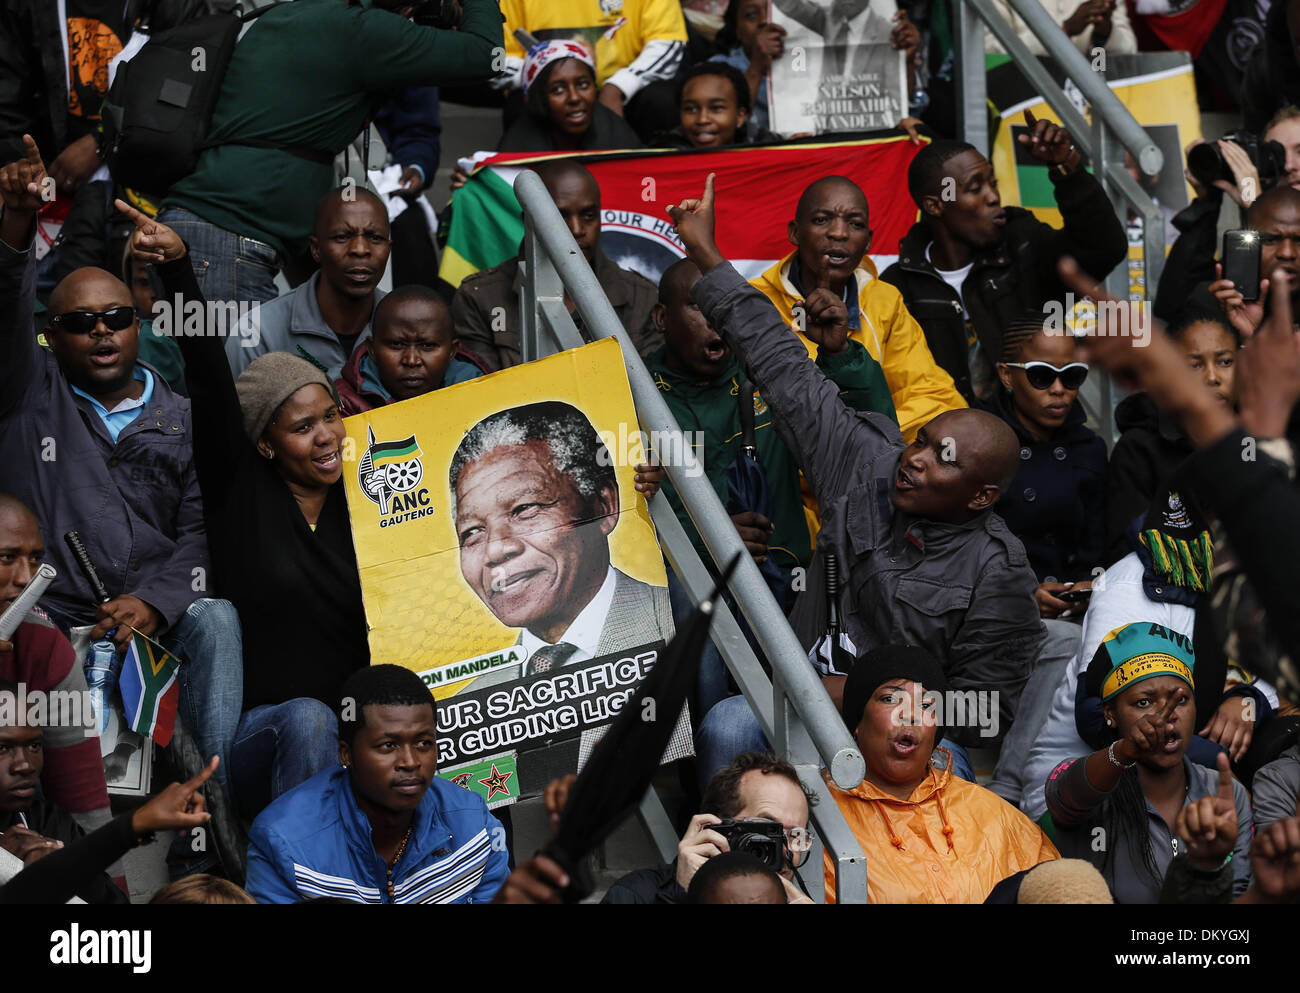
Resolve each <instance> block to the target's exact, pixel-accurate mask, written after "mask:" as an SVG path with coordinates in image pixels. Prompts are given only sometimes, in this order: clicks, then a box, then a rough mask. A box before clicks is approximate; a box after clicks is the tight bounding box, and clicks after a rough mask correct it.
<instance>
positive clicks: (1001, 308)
mask: <svg viewBox="0 0 1300 993" xmlns="http://www.w3.org/2000/svg"><path fill="white" fill-rule="evenodd" d="M1050 175H1051V180H1052V187H1053V190H1054V192H1055V195H1056V203H1057V206H1058V207H1059V208H1060V210H1061V217H1062V219H1063V221H1064V222H1065V223H1064V226H1063V227H1060V228H1054V227H1051V226H1050V225H1048V224H1044V223H1043V222H1042V221H1040V220H1038V219H1037V218H1036V217H1035V216H1034V215H1033V214H1032V213H1031V212H1030V211H1028V210H1025V209H1023V208H1021V207H1007V208H1006V213H1007V221H1006V227H1005V228H1004V229H1003V230H1004V235H1003V238H1002V241H1001V242H1000V243H999V244H997V245H995V246H994V247H993V248H991V249H988V250H987V251H983V252H980V253H979V254H978V255H976V257H975V264H974V266H973V267H972V269H971V271H970V273H969V274H968V275H967V277H966V281H965V282H964V283H963V284H962V297H963V299H964V301H965V304H966V308H965V309H966V312H967V313H969V314H970V319H971V323H972V324H973V325H974V328H975V334H976V335H977V337H978V338H979V341H980V345H981V347H982V349H983V351H984V354H985V355H986V356H987V357H988V359H989V361H990V362H994V363H995V362H997V361H998V356H999V355H1000V354H1001V352H1002V331H1003V329H1004V328H1006V327H1007V325H1008V324H1009V323H1010V322H1011V321H1013V320H1016V319H1017V318H1020V317H1021V316H1022V315H1023V314H1024V312H1025V311H1026V310H1031V309H1032V310H1040V309H1041V308H1042V307H1043V304H1044V303H1045V302H1046V301H1048V300H1064V298H1065V294H1066V287H1065V285H1064V284H1063V283H1062V282H1061V280H1060V277H1059V276H1058V275H1057V273H1056V264H1057V262H1059V261H1060V259H1061V257H1062V256H1064V255H1071V256H1073V257H1074V258H1075V259H1077V260H1078V262H1079V265H1080V266H1081V267H1082V268H1083V270H1084V271H1085V272H1087V273H1089V274H1090V275H1091V276H1092V277H1093V278H1094V279H1097V280H1101V279H1104V278H1105V276H1106V274H1107V273H1109V272H1110V271H1111V270H1112V269H1113V268H1115V266H1117V265H1118V264H1119V263H1120V262H1121V261H1122V260H1123V259H1124V257H1125V255H1127V254H1128V238H1127V236H1126V235H1125V234H1124V227H1123V225H1121V224H1120V221H1119V217H1118V216H1117V215H1116V213H1115V208H1114V207H1113V206H1112V205H1111V202H1110V200H1109V199H1107V197H1106V192H1105V190H1103V189H1102V187H1101V184H1100V183H1098V182H1097V180H1096V179H1094V178H1093V176H1092V175H1091V174H1090V173H1088V172H1087V171H1085V170H1084V169H1082V168H1080V169H1077V170H1075V172H1073V173H1071V174H1070V175H1069V176H1062V175H1061V174H1060V173H1058V172H1056V171H1055V170H1052V171H1051V172H1050ZM932 240H933V236H932V235H931V233H930V228H929V225H928V224H927V223H926V222H925V221H920V222H918V223H917V224H915V225H913V226H912V229H911V230H910V231H908V233H907V234H906V235H905V236H904V237H903V239H902V241H900V242H899V246H898V261H897V262H895V263H894V264H893V265H891V266H890V267H889V268H888V269H886V270H885V271H884V272H883V273H882V274H881V277H880V278H881V279H883V280H884V281H885V282H887V283H891V284H892V285H894V286H896V287H897V288H898V290H899V292H901V293H902V294H903V303H905V304H906V305H907V309H908V311H909V312H910V313H911V315H912V316H913V317H915V318H916V320H917V323H918V324H920V325H921V328H922V330H924V332H925V340H926V343H927V344H928V345H929V346H930V352H931V353H932V354H933V355H934V359H935V361H936V362H938V363H939V365H940V366H942V367H943V369H944V371H945V372H947V373H948V374H949V375H950V376H952V378H953V381H954V382H955V383H956V384H957V389H958V390H959V391H960V392H961V395H962V396H963V397H965V398H966V402H967V403H970V402H972V400H973V399H974V398H973V395H972V390H971V377H970V357H969V349H968V346H967V339H966V321H965V319H964V318H963V316H962V301H960V300H958V298H957V293H956V291H955V290H953V288H952V287H950V286H949V285H948V284H947V283H945V282H944V281H943V277H942V276H940V275H939V273H938V270H936V269H935V268H934V266H933V265H931V264H930V262H929V261H928V260H927V259H926V257H925V250H926V246H928V245H929V244H930V242H931V241H932Z"/></svg>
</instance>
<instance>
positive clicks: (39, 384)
mask: <svg viewBox="0 0 1300 993" xmlns="http://www.w3.org/2000/svg"><path fill="white" fill-rule="evenodd" d="M24 141H25V144H26V148H27V155H26V158H24V159H19V160H18V161H16V162H12V163H10V164H8V165H6V166H5V167H4V168H3V169H0V198H3V205H4V210H3V214H2V215H0V307H3V312H0V466H3V467H4V469H3V476H0V486H3V488H4V489H5V490H7V491H9V492H11V493H12V494H13V495H14V496H16V497H18V498H19V499H20V500H22V501H23V502H25V503H26V504H27V505H28V506H29V507H30V508H31V509H32V511H33V512H34V513H35V514H36V516H37V519H38V521H39V523H40V528H41V532H42V533H43V534H45V535H48V536H50V538H51V540H49V541H48V542H47V543H46V555H47V557H48V559H49V561H50V562H51V564H53V566H54V567H55V568H56V569H57V570H58V578H57V579H55V580H54V582H53V584H52V585H51V586H50V588H49V590H48V591H47V593H46V594H45V596H44V597H43V598H42V600H41V605H42V607H44V608H45V609H46V610H47V611H48V612H49V613H50V615H51V616H52V617H53V619H54V621H55V623H57V624H58V625H59V627H60V628H62V629H63V630H64V631H65V632H66V631H67V630H68V629H69V628H70V627H73V626H79V625H87V624H93V625H94V626H95V627H94V630H93V632H92V633H91V637H92V640H95V639H99V638H101V637H103V636H105V635H106V634H108V633H109V632H113V634H112V638H113V640H114V641H115V642H116V643H117V645H118V646H119V650H120V649H121V648H122V647H123V646H125V644H126V642H127V641H128V640H129V639H130V637H131V631H132V629H134V630H136V631H138V632H140V633H141V634H144V635H148V636H150V637H152V638H154V639H156V640H161V641H162V643H163V645H164V646H165V647H167V648H168V649H169V650H171V651H173V652H175V653H176V654H177V655H178V656H179V657H180V658H181V659H182V663H183V664H182V665H181V667H180V671H179V676H178V679H179V681H180V700H179V705H178V706H179V710H178V716H179V717H180V719H181V721H182V722H183V723H184V724H185V725H186V726H187V727H188V728H189V730H190V731H191V733H192V734H193V735H194V737H195V738H196V740H197V744H198V746H199V749H200V751H201V753H202V755H203V756H204V757H205V758H206V757H210V756H212V755H213V754H219V755H220V756H221V757H222V762H221V764H220V766H219V767H218V771H217V779H218V781H219V782H222V785H223V786H224V785H225V784H224V781H223V780H224V770H225V769H226V767H227V764H228V763H227V762H226V761H225V760H226V757H227V755H228V751H229V742H230V739H231V737H233V735H234V730H235V729H234V726H233V724H231V725H230V726H229V727H224V726H222V722H221V721H220V720H218V719H217V718H216V716H215V715H218V714H222V713H226V712H228V711H230V710H231V707H230V706H228V704H229V703H230V702H232V701H233V704H234V706H233V713H234V716H235V718H236V719H237V718H238V715H239V707H238V703H239V700H240V697H241V693H242V687H240V686H238V685H234V686H231V685H229V684H228V682H224V683H222V684H220V685H218V684H217V683H216V681H215V680H211V679H209V678H208V677H209V676H210V674H211V673H212V672H214V671H217V670H220V671H234V672H240V671H242V667H243V663H242V647H241V642H240V630H239V618H238V616H237V615H236V613H235V609H234V607H232V606H231V605H230V603H228V602H227V601H225V600H214V599H208V598H207V595H206V592H205V591H207V590H209V589H210V588H211V585H210V584H211V583H212V577H211V576H210V575H209V563H208V547H207V535H206V532H205V529H204V525H203V507H202V504H201V500H200V495H199V487H198V481H197V479H196V477H195V473H194V465H193V459H192V452H191V433H190V432H191V425H190V403H189V401H188V400H187V399H185V398H184V397H181V396H178V395H177V394H176V393H174V392H172V390H171V389H170V387H168V385H167V383H166V382H165V381H164V380H163V377H162V376H161V375H159V373H158V372H157V370H154V369H151V368H150V367H149V366H148V365H146V364H144V363H142V362H140V361H138V359H137V350H138V347H139V334H140V321H139V316H138V315H137V314H136V311H135V308H134V307H132V306H131V292H130V290H129V289H127V287H126V286H125V285H124V284H123V283H122V281H121V280H119V279H117V278H116V277H115V276H112V275H110V274H109V273H107V272H105V271H104V270H102V269H95V268H91V267H85V268H81V269H77V270H74V271H73V272H72V273H70V274H69V275H68V276H67V277H65V278H64V279H63V280H62V281H61V282H60V283H59V284H58V285H57V286H56V287H55V288H54V292H53V293H52V294H51V296H50V302H49V306H50V313H51V315H52V316H51V318H50V320H49V323H48V324H47V325H46V327H45V339H46V341H47V342H48V344H49V349H48V351H47V350H46V349H44V348H42V347H41V346H40V344H39V343H38V341H37V337H36V335H35V334H34V333H33V328H32V311H33V308H34V304H35V273H36V260H35V252H34V249H33V238H34V230H35V218H36V212H37V210H38V209H39V208H40V207H41V206H42V204H43V201H42V198H41V191H42V190H43V189H46V188H47V187H46V185H45V178H46V177H45V167H44V164H43V163H42V162H41V158H40V153H39V152H38V151H37V148H36V143H35V142H34V141H33V140H32V139H31V137H30V136H26V137H25V138H24ZM72 530H76V531H79V532H80V533H81V536H82V538H83V540H84V541H85V544H86V547H87V550H88V551H89V554H90V559H91V561H92V563H93V564H94V566H95V568H96V570H97V572H98V574H99V578H100V580H101V581H102V583H103V585H104V587H105V588H106V589H107V590H108V594H109V599H108V600H107V601H105V602H103V603H100V602H99V600H98V598H97V597H96V595H95V593H94V592H93V590H92V589H91V586H90V583H89V582H88V581H87V580H86V578H85V577H84V576H83V575H82V572H81V570H80V569H79V568H78V566H77V564H76V562H75V561H74V559H73V557H72V555H71V554H70V553H69V552H68V550H67V548H66V546H65V544H64V542H63V540H62V536H63V535H65V534H66V533H67V532H68V531H72ZM231 655H233V660H232V661H231V662H227V663H225V664H224V665H216V664H214V659H216V658H218V657H229V656H231ZM209 851H210V849H209ZM209 858H210V857H209ZM204 867H206V866H205V865H201V866H199V869H202V868H204Z"/></svg>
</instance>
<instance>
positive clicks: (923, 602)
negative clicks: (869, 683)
mask: <svg viewBox="0 0 1300 993" xmlns="http://www.w3.org/2000/svg"><path fill="white" fill-rule="evenodd" d="M691 295H692V297H694V299H695V302H696V303H697V304H698V305H699V307H700V309H701V310H702V311H703V312H704V315H705V316H706V317H707V318H708V319H709V322H710V323H711V324H712V325H713V326H714V327H715V328H717V329H718V330H719V331H720V332H721V333H722V334H723V335H724V336H725V337H726V339H727V341H728V343H729V344H730V345H731V347H732V348H733V349H734V350H735V352H736V357H737V358H738V359H739V360H740V363H741V365H742V366H743V367H744V368H745V369H746V371H747V372H748V374H749V377H750V379H752V380H753V382H754V384H755V385H756V386H757V387H758V389H759V391H760V392H762V394H763V397H764V398H765V399H766V400H767V402H768V405H769V406H770V407H771V408H772V410H773V412H774V414H775V415H776V416H775V417H774V418H773V421H774V423H777V424H778V425H779V426H780V428H781V430H782V435H783V437H784V438H785V439H786V444H787V445H789V447H790V450H791V451H792V452H794V453H795V456H796V458H797V459H798V461H799V463H800V465H801V466H802V467H803V472H804V475H805V477H806V478H807V479H808V482H809V484H810V485H811V486H812V490H813V493H814V494H815V495H816V497H817V502H818V505H819V507H820V509H821V519H822V527H821V531H820V532H819V534H818V536H817V551H816V554H815V555H814V557H813V561H812V566H811V568H810V569H809V572H808V577H807V580H808V581H807V591H806V592H802V593H800V594H799V596H798V597H797V598H796V603H795V606H794V609H793V611H792V612H791V616H790V623H791V626H792V627H793V628H794V630H795V633H796V634H798V635H799V638H800V640H801V641H802V642H803V644H804V646H805V647H812V646H813V645H814V644H815V643H816V642H817V641H818V640H819V639H820V638H821V636H822V635H823V634H824V632H825V626H826V592H825V555H826V553H827V552H832V551H833V552H835V553H836V554H837V556H838V558H839V564H840V576H841V593H840V598H839V599H840V616H841V618H842V623H843V628H844V632H845V634H847V635H848V636H849V637H850V638H851V639H852V641H853V644H854V647H855V649H856V651H857V653H859V654H861V653H863V652H866V651H869V650H871V649H873V648H878V647H881V646H885V645H916V646H920V647H923V648H926V649H928V650H929V651H931V652H932V653H933V654H934V655H935V657H936V658H938V659H940V660H941V661H942V662H943V663H944V671H945V673H946V675H947V676H948V679H949V682H950V683H951V686H952V689H953V690H958V691H965V690H982V691H996V692H997V694H998V696H997V706H998V715H999V720H998V722H997V731H996V733H995V734H994V735H993V736H991V737H989V738H981V737H980V732H979V730H978V729H977V728H975V727H967V728H966V729H965V730H964V731H958V730H955V729H954V731H952V732H949V733H950V736H951V737H953V738H955V739H956V740H957V741H958V742H960V743H962V744H977V745H984V746H987V745H991V744H992V743H993V742H994V741H996V740H998V739H1000V737H1001V735H1002V734H1003V733H1005V732H1006V730H1007V728H1008V727H1009V726H1010V724H1011V720H1012V718H1013V717H1014V716H1015V711H1016V703H1017V701H1018V700H1019V698H1020V692H1021V690H1022V689H1023V688H1024V685H1025V682H1026V681H1027V680H1028V679H1029V674H1030V671H1031V670H1032V669H1033V666H1034V662H1035V660H1036V659H1037V657H1038V653H1039V650H1040V648H1041V647H1042V645H1043V642H1044V640H1045V639H1046V631H1045V629H1044V627H1043V623H1042V621H1041V620H1040V619H1039V616H1038V608H1037V607H1036V606H1035V604H1034V598H1033V593H1034V589H1035V587H1036V586H1037V581H1036V580H1035V578H1034V573H1033V570H1032V569H1030V568H1029V560H1028V558H1027V557H1026V555H1025V549H1024V546H1023V545H1021V543H1020V541H1019V539H1018V538H1016V537H1015V535H1013V534H1012V533H1011V532H1010V531H1009V530H1008V529H1007V526H1006V524H1004V523H1003V521H1002V519H1001V518H1000V517H998V516H997V515H996V514H994V513H993V512H992V511H986V512H984V513H983V514H981V515H979V516H978V517H976V518H974V519H973V520H971V521H968V522H966V523H965V524H945V523H940V522H938V521H931V520H923V519H920V518H916V517H911V516H910V515H906V514H903V513H901V512H899V511H896V510H895V509H894V507H893V504H892V503H891V502H890V492H891V488H892V486H893V482H894V479H895V477H896V475H897V473H898V463H899V458H900V456H901V454H902V452H903V448H904V446H903V439H902V436H901V435H900V434H899V430H898V425H897V424H895V423H894V422H892V421H891V420H889V418H887V417H884V416H882V415H879V414H859V413H855V412H854V411H853V410H851V409H850V408H849V407H847V406H845V404H844V402H843V401H842V400H841V399H840V396H839V388H838V387H836V386H835V384H834V383H832V382H831V381H830V380H829V379H828V378H827V377H826V375H825V374H824V373H823V372H822V370H821V369H820V368H819V367H818V366H817V364H816V363H814V362H813V360H812V359H811V358H809V357H808V352H807V349H805V348H804V345H803V343H802V342H801V341H800V340H799V339H798V337H797V336H795V335H794V334H793V333H791V331H790V329H789V327H788V326H787V325H786V324H785V322H784V321H783V320H782V319H781V315H780V314H779V313H778V312H777V310H776V308H775V307H773V306H772V304H771V302H770V301H769V300H768V299H767V298H766V297H765V296H763V294H762V293H760V292H759V291H758V290H756V289H754V288H753V287H752V286H750V285H749V284H748V283H747V282H745V280H744V279H743V278H741V276H740V275H739V274H738V273H737V272H736V270H735V269H733V268H732V267H731V265H730V264H723V265H720V266H718V267H717V268H715V269H714V270H713V271H712V272H710V273H709V274H708V275H707V276H705V277H704V278H703V279H702V280H700V281H699V282H698V283H697V284H696V285H695V287H694V288H693V289H692V291H691Z"/></svg>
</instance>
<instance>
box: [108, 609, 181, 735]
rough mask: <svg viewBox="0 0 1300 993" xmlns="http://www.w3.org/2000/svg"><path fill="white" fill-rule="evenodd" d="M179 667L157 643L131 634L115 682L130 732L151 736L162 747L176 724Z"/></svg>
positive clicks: (133, 632)
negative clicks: (177, 673)
mask: <svg viewBox="0 0 1300 993" xmlns="http://www.w3.org/2000/svg"><path fill="white" fill-rule="evenodd" d="M179 668H180V662H179V660H178V659H177V658H176V656H174V655H172V654H171V653H170V652H168V651H167V649H165V648H163V647H162V645H160V644H158V643H157V642H156V641H151V640H150V639H148V638H146V637H145V636H144V635H142V634H140V633H139V632H138V631H134V630H133V631H132V634H131V641H130V643H129V644H128V645H127V646H126V658H125V659H124V660H123V662H122V675H121V676H119V677H118V681H117V685H118V689H119V691H120V692H121V694H122V711H123V713H124V714H125V715H126V722H127V724H128V725H130V727H131V730H132V731H135V732H136V733H137V734H142V735H144V736H145V737H150V736H152V738H153V740H154V741H155V742H157V743H158V744H159V745H163V746H166V745H167V743H168V742H170V741H171V740H172V729H173V728H174V727H175V725H176V700H177V697H179V696H180V687H179V686H178V685H177V683H176V670H177V669H179Z"/></svg>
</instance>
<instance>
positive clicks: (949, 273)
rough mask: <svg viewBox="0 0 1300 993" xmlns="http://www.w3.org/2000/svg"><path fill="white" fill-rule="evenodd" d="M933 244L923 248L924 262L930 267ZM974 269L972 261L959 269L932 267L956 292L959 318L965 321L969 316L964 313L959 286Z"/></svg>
mask: <svg viewBox="0 0 1300 993" xmlns="http://www.w3.org/2000/svg"><path fill="white" fill-rule="evenodd" d="M933 244H934V242H931V243H930V244H929V245H926V246H925V261H927V262H929V263H930V265H934V259H932V258H930V248H931V247H932V246H933ZM974 267H975V260H974V259H971V260H970V261H969V262H967V263H966V264H965V265H964V266H962V267H961V268H960V269H940V268H939V267H938V266H937V265H934V271H935V272H937V273H938V274H939V278H940V279H942V280H943V281H944V282H945V283H947V284H948V285H949V286H951V287H952V288H953V289H954V290H956V291H957V299H958V300H959V301H961V316H962V317H963V318H965V319H966V320H970V314H968V313H966V298H965V297H964V296H962V295H961V286H962V283H964V282H966V277H967V276H969V275H970V271H971V269H973V268H974Z"/></svg>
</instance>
